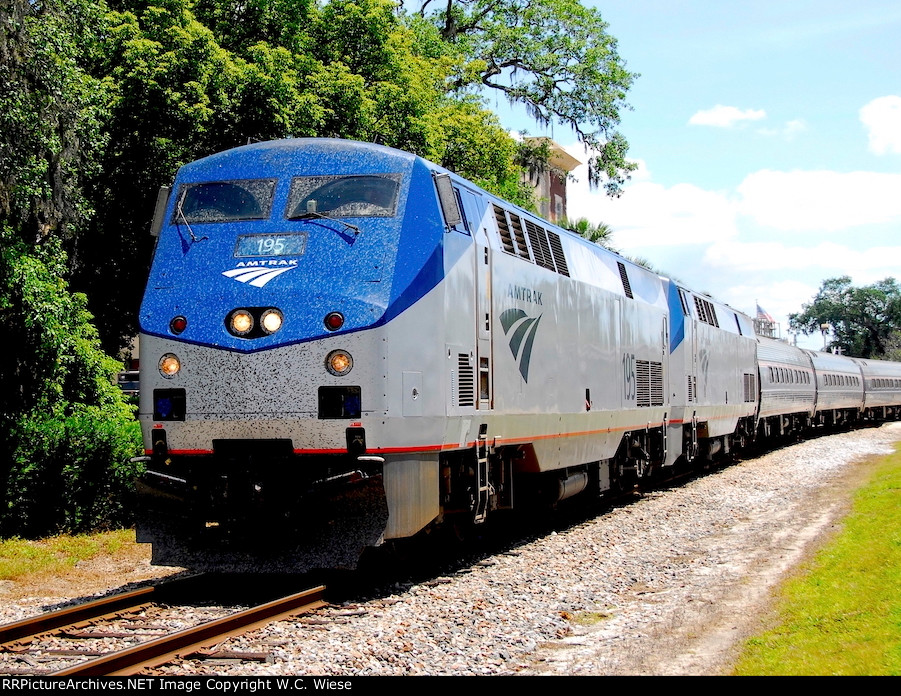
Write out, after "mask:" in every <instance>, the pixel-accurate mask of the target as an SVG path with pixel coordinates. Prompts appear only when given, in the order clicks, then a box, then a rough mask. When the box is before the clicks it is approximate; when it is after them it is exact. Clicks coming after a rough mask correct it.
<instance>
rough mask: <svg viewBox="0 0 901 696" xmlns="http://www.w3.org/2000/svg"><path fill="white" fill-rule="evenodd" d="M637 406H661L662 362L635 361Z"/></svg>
mask: <svg viewBox="0 0 901 696" xmlns="http://www.w3.org/2000/svg"><path fill="white" fill-rule="evenodd" d="M635 381H636V384H635V387H636V397H637V403H638V406H663V363H659V362H650V361H649V360H636V361H635Z"/></svg>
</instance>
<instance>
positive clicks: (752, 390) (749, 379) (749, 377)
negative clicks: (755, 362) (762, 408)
mask: <svg viewBox="0 0 901 696" xmlns="http://www.w3.org/2000/svg"><path fill="white" fill-rule="evenodd" d="M742 381H743V386H744V393H745V402H752V401H757V375H755V374H754V373H753V372H746V373H745V374H744V375H743V380H742Z"/></svg>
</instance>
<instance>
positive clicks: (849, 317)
mask: <svg viewBox="0 0 901 696" xmlns="http://www.w3.org/2000/svg"><path fill="white" fill-rule="evenodd" d="M788 320H789V326H790V328H791V329H792V330H794V331H800V332H801V333H804V334H808V335H809V334H814V333H820V332H827V331H828V332H831V333H832V335H833V339H832V341H831V342H830V344H829V346H828V347H829V348H833V349H840V350H841V352H842V353H843V354H845V355H851V356H855V357H860V358H880V357H883V356H885V355H886V351H887V350H888V349H889V348H890V347H891V344H890V337H891V336H892V335H893V334H896V333H897V332H898V331H899V330H901V287H899V286H898V284H897V283H896V282H895V280H894V278H886V279H885V280H881V281H879V282H877V283H873V284H872V285H866V286H863V287H854V286H853V285H851V278H849V277H848V276H841V277H839V278H829V279H827V280H824V281H823V284H822V285H821V286H820V289H819V291H818V292H817V294H816V295H815V296H814V298H813V300H812V301H811V302H810V303H809V304H805V305H804V307H803V310H802V311H801V312H797V313H795V314H790V315H789V317H788Z"/></svg>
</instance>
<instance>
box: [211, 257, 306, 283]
mask: <svg viewBox="0 0 901 696" xmlns="http://www.w3.org/2000/svg"><path fill="white" fill-rule="evenodd" d="M293 268H297V265H296V264H289V265H286V266H276V267H275V268H272V267H268V266H263V267H261V266H257V265H251V264H243V263H239V264H238V267H237V268H232V269H230V270H228V271H222V275H224V276H225V277H227V278H232V279H233V280H237V281H238V282H239V283H247V285H253V286H254V287H256V288H261V287H263V286H264V285H265V284H266V283H268V282H269V281H270V280H272V279H273V278H276V277H278V276H280V275H281V274H282V273H285V272H287V271H290V270H291V269H293Z"/></svg>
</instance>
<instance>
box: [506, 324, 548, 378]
mask: <svg viewBox="0 0 901 696" xmlns="http://www.w3.org/2000/svg"><path fill="white" fill-rule="evenodd" d="M542 316H543V315H541V314H539V315H538V316H537V317H535V318H532V317H530V316H529V315H527V314H526V313H525V312H524V311H522V310H521V309H508V310H506V311H505V312H504V313H503V314H501V326H503V327H504V334H505V335H507V334H510V352H511V353H513V357H514V359H515V360H516V361H517V362H518V363H519V374H521V375H522V378H523V379H524V380H525V381H526V382H528V381H529V362H530V361H531V359H532V344H533V343H534V342H535V332H536V331H537V330H538V322H540V321H541V317H542ZM514 327H515V328H514ZM511 331H512V332H513V333H512V334H511V333H510V332H511Z"/></svg>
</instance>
